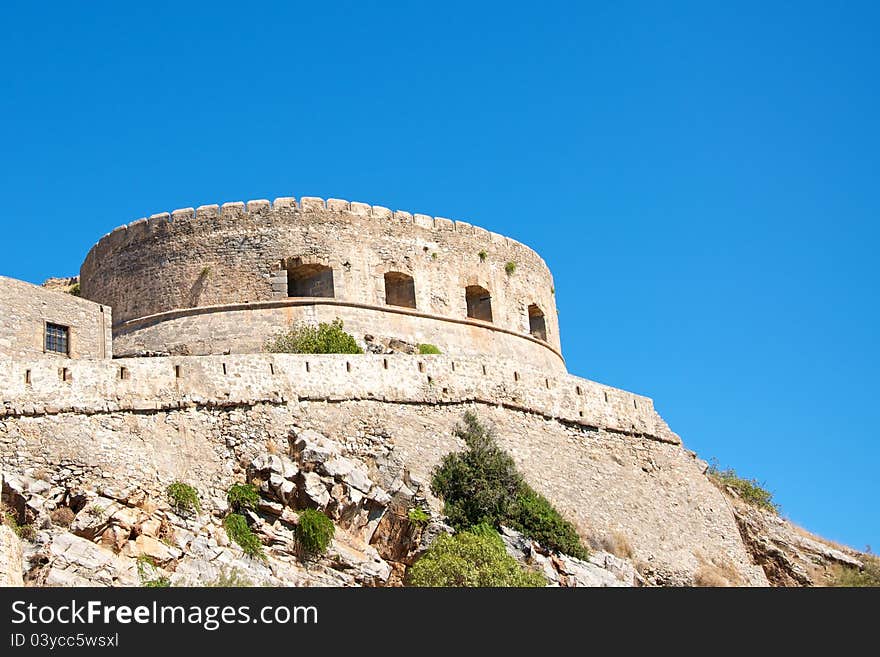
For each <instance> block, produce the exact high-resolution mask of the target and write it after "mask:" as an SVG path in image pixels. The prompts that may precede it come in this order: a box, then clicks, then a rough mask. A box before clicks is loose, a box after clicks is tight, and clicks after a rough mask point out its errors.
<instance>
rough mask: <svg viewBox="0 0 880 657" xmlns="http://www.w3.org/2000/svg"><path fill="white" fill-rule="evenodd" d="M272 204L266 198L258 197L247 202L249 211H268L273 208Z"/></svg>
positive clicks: (257, 212)
mask: <svg viewBox="0 0 880 657" xmlns="http://www.w3.org/2000/svg"><path fill="white" fill-rule="evenodd" d="M271 208H272V204H271V203H269V201H268V200H266V199H256V200H253V201H248V202H247V211H248V213H249V214H250V213H253V214H260V213H263V212H268V211H269V210H271Z"/></svg>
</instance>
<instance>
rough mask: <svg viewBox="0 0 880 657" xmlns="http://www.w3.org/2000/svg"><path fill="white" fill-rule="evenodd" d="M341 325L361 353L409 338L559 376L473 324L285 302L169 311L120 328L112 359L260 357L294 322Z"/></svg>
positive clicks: (535, 352) (511, 339)
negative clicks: (149, 354)
mask: <svg viewBox="0 0 880 657" xmlns="http://www.w3.org/2000/svg"><path fill="white" fill-rule="evenodd" d="M336 318H339V319H341V320H343V322H344V325H345V330H346V331H348V332H349V333H351V334H352V335H354V336H355V339H356V340H357V341H358V342H359V343H360V344H361V346H362V347H366V341H365V340H364V336H372V338H373V339H372V340H371V342H377V341H378V342H381V341H385V342H386V343H387V342H389V341H391V340H396V339H400V337H401V336H407V337H408V338H409V339H410V340H411V341H412V344H417V343H427V344H433V345H435V346H437V347H438V348H439V349H440V351H442V352H443V353H452V354H456V355H458V356H462V357H465V356H468V357H482V356H490V357H496V358H501V357H505V358H507V359H509V360H512V361H514V362H517V363H525V364H528V365H529V366H531V367H534V368H540V369H544V370H546V371H548V372H564V371H565V362H564V361H563V359H562V356H561V354H559V352H557V351H556V350H555V349H553V348H552V347H551V346H550V345H549V344H547V343H546V342H543V341H541V340H537V339H535V338H532V337H531V336H525V335H522V334H521V333H516V332H511V331H508V330H506V329H502V328H500V327H498V326H495V325H492V324H486V323H484V322H479V321H475V320H467V319H458V320H452V319H447V318H444V317H440V316H437V315H426V314H424V313H420V312H419V311H416V310H411V309H409V308H401V307H396V308H389V307H385V306H367V305H363V304H351V303H348V302H345V301H339V300H336V299H323V300H302V299H290V300H287V299H284V300H279V301H268V302H262V303H252V304H241V305H237V306H214V307H209V308H195V309H189V310H179V311H172V312H168V313H163V314H161V315H154V316H152V317H148V318H145V319H141V320H132V321H130V322H126V323H124V324H122V325H118V326H117V328H116V330H115V336H114V340H113V348H114V352H115V353H116V355H117V356H134V355H139V354H145V353H147V352H152V353H167V354H173V355H207V354H211V353H215V354H216V353H239V354H247V353H259V352H261V351H263V350H264V345H265V343H266V341H267V339H268V338H270V337H271V336H273V335H275V334H276V333H277V332H278V331H279V330H280V329H281V328H282V327H286V326H288V325H290V324H292V323H295V322H303V321H307V322H331V321H333V320H334V319H336Z"/></svg>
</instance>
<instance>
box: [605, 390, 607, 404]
mask: <svg viewBox="0 0 880 657" xmlns="http://www.w3.org/2000/svg"><path fill="white" fill-rule="evenodd" d="M605 403H606V404H607V403H608V393H607V392H606V393H605Z"/></svg>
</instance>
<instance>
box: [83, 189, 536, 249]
mask: <svg viewBox="0 0 880 657" xmlns="http://www.w3.org/2000/svg"><path fill="white" fill-rule="evenodd" d="M278 209H284V210H290V209H299V210H300V211H303V212H315V211H329V212H338V213H348V214H353V215H357V216H360V217H370V218H373V219H376V220H378V221H385V220H388V221H395V222H398V223H402V224H404V225H413V226H417V227H419V228H423V229H426V230H436V231H454V232H457V233H462V234H465V235H473V236H474V237H476V238H478V239H479V238H485V239H487V240H489V241H491V242H492V243H493V244H501V245H504V246H506V247H511V248H515V249H523V250H524V251H526V252H528V253H529V254H530V255H531V256H532V257H534V258H536V259H538V260H539V261H540V262H541V263H544V259H543V258H541V256H540V255H539V254H538V253H537V252H536V251H534V250H533V249H531V248H530V247H528V246H526V245H525V244H523V243H521V242H518V241H516V240H513V239H511V238H509V237H505V236H504V235H501V234H499V233H494V232H492V231H489V230H486V229H485V228H480V227H479V226H474V225H473V224H471V223H468V222H466V221H458V220H454V219H447V218H445V217H432V216H430V215H426V214H419V213H412V212H406V211H404V210H391V209H390V208H386V207H383V206H381V205H370V204H369V203H361V202H359V201H347V200H344V199H336V198H329V199H326V200H325V199H323V198H319V197H316V196H302V197H300V199H299V201H297V199H296V197H293V196H284V197H279V198H276V199H275V200H274V201H269V200H266V199H258V200H251V201H247V202H244V201H233V202H229V203H223V204H222V205H217V204H210V205H200V206H199V207H197V208H192V207H189V208H179V209H177V210H172V211H171V212H158V213H155V214H152V215H150V216H149V217H142V218H140V219H136V220H135V221H132V222H130V223H127V224H122V225H121V226H118V227H116V228H114V229H113V230H112V231H110V232H109V233H107V234H105V235H104V236H103V237H102V238H101V239H100V240H98V242H97V243H96V244H95V245H94V246H93V247H92V248H91V250H90V251H89V253H88V255H87V256H86V259H87V260H88V259H89V258H100V257H102V256H103V255H106V254H107V253H108V252H109V251H110V250H112V249H113V248H115V247H118V246H120V245H122V244H124V243H127V242H131V241H140V240H142V239H144V238H146V237H147V236H150V235H156V234H162V233H163V232H165V231H166V230H167V229H168V226H167V224H169V223H172V222H174V221H180V220H191V219H196V220H201V221H206V222H215V221H222V220H224V219H225V220H232V221H239V220H241V219H242V218H244V217H245V216H246V215H250V216H253V217H258V216H260V215H261V214H262V213H265V212H266V211H268V210H278ZM545 266H546V264H545Z"/></svg>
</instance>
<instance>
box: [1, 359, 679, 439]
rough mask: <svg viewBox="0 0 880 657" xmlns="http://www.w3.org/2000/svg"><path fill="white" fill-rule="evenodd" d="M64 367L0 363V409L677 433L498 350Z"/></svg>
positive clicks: (623, 395) (612, 396)
mask: <svg viewBox="0 0 880 657" xmlns="http://www.w3.org/2000/svg"><path fill="white" fill-rule="evenodd" d="M63 370H64V371H63V372H62V371H61V370H60V369H59V366H58V362H57V361H54V360H52V359H39V360H34V361H29V362H19V361H5V362H3V363H0V390H2V400H0V401H2V402H3V405H2V407H0V416H15V417H18V416H40V415H55V414H60V413H68V412H71V413H81V414H99V413H113V412H118V411H133V412H158V411H162V410H170V409H185V408H191V407H195V406H218V407H225V406H237V405H254V404H259V403H268V404H285V403H287V402H294V401H300V400H311V401H327V402H336V401H347V400H373V401H380V402H389V403H407V404H428V405H444V404H458V403H462V404H463V403H469V402H478V403H483V404H489V405H494V406H502V407H506V408H511V409H515V410H520V411H524V412H529V413H534V414H538V415H541V416H544V417H546V418H551V419H555V420H559V421H561V422H565V423H569V424H576V425H582V426H588V427H594V428H598V429H607V430H609V431H613V432H617V433H623V434H629V435H635V436H643V437H646V438H650V439H653V440H659V441H662V442H668V443H675V444H678V443H680V439H679V438H678V436H676V435H675V434H674V433H673V432H672V431H671V430H670V429H669V427H668V426H667V425H666V423H665V422H664V421H663V420H662V418H660V416H659V415H658V414H657V413H656V411H655V410H654V404H653V401H652V400H651V399H649V398H647V397H642V396H640V395H635V394H632V393H629V392H625V391H623V390H619V389H617V388H611V387H609V386H604V385H602V384H599V383H596V382H593V381H588V380H586V379H581V378H579V377H576V376H571V375H568V374H557V375H548V374H547V373H546V372H544V371H541V370H534V369H521V368H517V367H516V366H513V365H510V364H509V361H505V360H502V359H480V360H477V359H454V358H449V357H445V356H406V355H388V356H376V355H340V354H329V355H326V354H325V355H316V354H259V355H256V354H251V355H231V356H191V357H167V358H123V359H118V360H115V361H104V360H82V361H75V362H70V363H69V364H68V366H67V367H64V368H63ZM28 381H29V383H28Z"/></svg>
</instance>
